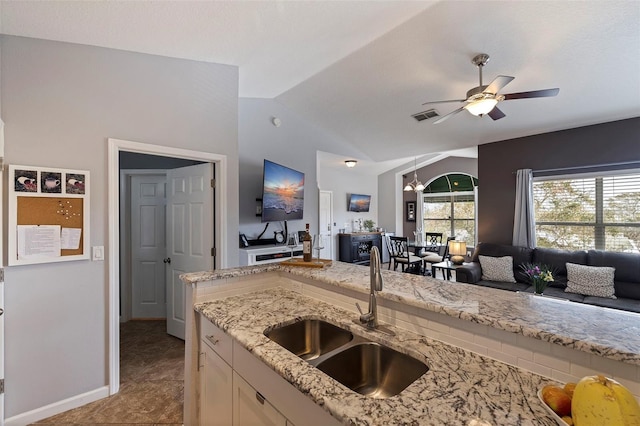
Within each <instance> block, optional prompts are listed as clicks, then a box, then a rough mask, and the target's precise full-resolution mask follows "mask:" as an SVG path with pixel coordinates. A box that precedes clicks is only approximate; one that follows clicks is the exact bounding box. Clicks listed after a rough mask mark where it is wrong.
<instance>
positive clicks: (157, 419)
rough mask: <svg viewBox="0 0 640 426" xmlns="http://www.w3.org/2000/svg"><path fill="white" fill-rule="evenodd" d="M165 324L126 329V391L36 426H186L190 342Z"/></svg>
mask: <svg viewBox="0 0 640 426" xmlns="http://www.w3.org/2000/svg"><path fill="white" fill-rule="evenodd" d="M165 329H166V325H165V321H129V322H127V323H124V324H121V325H120V392H118V393H117V394H115V395H113V396H110V397H108V398H104V399H101V400H99V401H95V402H92V403H90V404H87V405H84V406H82V407H79V408H76V409H73V410H70V411H67V412H64V413H61V414H58V415H55V416H53V417H49V418H47V419H43V420H40V421H39V422H36V423H34V424H35V425H46V426H63V425H110V426H114V425H118V426H126V425H136V426H140V425H182V405H183V398H184V396H183V391H184V341H182V340H180V339H177V338H175V337H172V336H169V335H168V334H166V331H165Z"/></svg>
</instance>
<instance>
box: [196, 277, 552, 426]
mask: <svg viewBox="0 0 640 426" xmlns="http://www.w3.org/2000/svg"><path fill="white" fill-rule="evenodd" d="M362 269H365V268H362ZM195 310H196V311H198V312H200V313H201V314H202V315H204V316H205V317H206V318H208V319H209V320H210V321H212V322H213V323H214V324H215V325H216V326H218V327H219V328H221V329H222V330H224V331H225V332H226V333H228V334H229V335H230V336H231V337H233V338H234V339H235V340H236V341H237V342H238V343H239V344H240V345H242V346H243V347H244V348H246V349H247V350H248V351H250V352H251V353H253V354H254V355H255V356H256V357H258V358H259V359H261V360H262V361H263V362H264V363H265V364H266V365H267V366H269V367H270V368H272V369H273V370H274V371H275V372H276V373H278V374H279V375H281V376H282V377H283V378H284V379H285V380H287V381H288V382H289V383H291V384H292V385H293V386H295V387H296V388H297V389H298V390H299V391H300V392H302V393H303V394H306V395H307V396H308V397H309V398H311V399H312V400H313V401H314V402H315V403H316V404H318V405H320V406H322V407H323V408H324V409H325V410H326V411H328V412H329V413H331V415H332V416H333V417H335V418H337V419H338V420H340V421H341V422H342V423H344V424H353V425H391V424H393V425H439V426H440V425H445V424H446V425H469V426H486V425H492V426H498V425H522V426H526V425H555V424H557V423H556V422H555V420H553V418H551V417H549V415H548V414H547V412H546V411H545V409H544V407H543V406H542V403H541V402H540V401H539V400H538V398H537V397H536V392H537V390H538V389H540V388H541V387H542V386H544V385H545V384H547V383H553V382H552V381H550V380H548V379H545V378H543V377H542V376H538V375H536V374H533V373H529V372H526V371H524V370H521V369H518V368H516V367H513V366H510V365H507V364H504V363H501V362H499V361H495V360H493V359H490V358H487V357H484V356H481V355H477V354H474V353H472V352H469V351H465V350H463V349H460V348H456V347H454V346H451V345H447V344H444V343H441V342H439V341H436V340H432V339H429V338H426V337H424V336H420V335H417V334H414V333H411V332H408V331H404V330H401V329H397V328H393V327H390V328H392V329H393V331H394V332H395V333H396V335H395V336H392V337H390V336H388V335H386V334H384V333H381V332H378V331H375V332H370V331H367V330H366V329H364V328H363V327H361V326H359V325H357V324H355V323H354V322H353V317H354V315H353V313H351V312H347V311H345V310H342V309H340V308H336V307H334V306H331V305H329V304H327V303H325V302H322V301H319V300H316V299H312V298H309V297H307V296H303V295H300V294H299V293H296V292H293V291H291V290H287V289H284V288H282V287H275V288H270V289H266V290H260V291H255V292H251V293H246V294H242V295H239V296H231V297H227V298H224V299H220V300H215V301H211V302H203V303H199V304H196V306H195ZM305 318H314V319H315V318H317V319H323V320H325V321H328V322H330V323H333V324H335V325H338V326H340V327H342V328H346V329H349V330H351V331H352V333H353V334H356V335H360V336H363V337H365V338H367V339H369V340H372V341H377V342H379V343H384V344H386V345H388V346H390V347H392V348H393V349H396V350H398V351H400V352H403V353H407V354H410V355H412V356H414V357H415V358H417V359H420V360H422V361H424V362H425V363H426V364H427V365H428V366H429V371H428V372H427V373H425V374H424V375H422V376H421V377H420V378H419V379H418V380H416V381H415V382H413V383H412V384H411V385H409V387H407V388H406V389H405V390H403V391H402V392H401V393H400V394H398V395H396V396H394V397H390V398H387V399H376V398H371V397H366V396H363V395H360V394H358V393H356V392H353V391H351V390H349V389H347V388H346V387H344V386H343V385H341V384H340V383H338V382H337V381H335V380H333V379H331V378H330V377H329V376H327V375H325V374H324V373H323V372H321V371H320V370H318V369H316V368H314V367H312V366H311V365H310V364H308V363H307V362H306V361H303V360H302V359H300V358H298V357H297V356H296V355H294V354H293V353H291V352H289V351H287V350H286V349H284V348H282V347H281V346H280V345H278V344H277V343H275V342H272V341H271V340H269V339H268V338H267V337H266V336H265V335H264V332H265V330H267V329H270V328H274V327H277V326H280V325H284V324H287V323H291V322H293V321H295V320H300V319H305Z"/></svg>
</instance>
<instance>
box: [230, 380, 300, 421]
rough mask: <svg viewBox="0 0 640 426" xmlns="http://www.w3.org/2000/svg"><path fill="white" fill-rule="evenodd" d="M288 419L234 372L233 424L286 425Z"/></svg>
mask: <svg viewBox="0 0 640 426" xmlns="http://www.w3.org/2000/svg"><path fill="white" fill-rule="evenodd" d="M286 424H287V419H286V418H285V417H284V416H283V415H282V414H280V412H279V411H278V410H276V409H275V408H274V407H273V405H271V404H270V403H269V401H267V400H265V399H264V397H263V396H262V395H260V393H258V392H257V391H256V390H255V389H254V388H253V387H251V385H250V384H249V383H247V382H246V381H245V380H244V379H243V378H242V377H240V375H238V373H236V372H234V373H233V426H276V425H277V426H286Z"/></svg>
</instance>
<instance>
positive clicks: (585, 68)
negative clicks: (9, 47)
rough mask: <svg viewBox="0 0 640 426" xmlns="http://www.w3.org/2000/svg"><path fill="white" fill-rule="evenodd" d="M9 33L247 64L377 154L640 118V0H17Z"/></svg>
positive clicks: (256, 83) (244, 88) (247, 83)
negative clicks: (496, 111)
mask: <svg viewBox="0 0 640 426" xmlns="http://www.w3.org/2000/svg"><path fill="white" fill-rule="evenodd" d="M0 7H1V10H0V13H1V20H0V25H1V28H0V30H1V31H2V33H4V34H11V35H18V36H27V37H34V38H42V39H50V40H59V41H67V42H73V43H81V44H89V45H95V46H103V47H110V48H116V49H124V50H130V51H136V52H144V53H151V54H158V55H165V56H172V57H180V58H187V59H193V60H199V61H207V62H215V63H222V64H232V65H237V66H238V67H239V73H240V88H239V92H240V96H241V97H261V98H275V99H276V100H277V101H278V102H280V103H282V104H283V105H285V106H286V107H288V108H290V109H292V110H295V111H296V112H297V113H298V114H300V115H302V116H304V117H305V118H306V119H308V120H309V121H311V122H313V123H315V124H317V125H319V126H322V127H323V128H325V129H326V130H327V131H328V132H329V133H333V134H335V135H338V136H340V137H341V138H343V139H346V140H349V141H350V142H351V143H353V144H354V145H356V146H357V147H358V148H359V149H360V150H362V151H364V152H366V153H368V155H369V157H370V158H368V160H371V161H374V162H377V161H383V160H391V159H399V158H407V157H412V156H420V155H423V154H435V153H440V152H444V151H449V150H453V149H461V148H469V147H474V146H476V145H478V144H483V143H488V142H493V141H497V140H504V139H509V138H515V137H520V136H526V135H530V134H537V133H543V132H548V131H554V130H561V129H567V128H572V127H578V126H583V125H590V124H597V123H602V122H607V121H613V120H619V119H625V118H630V117H636V116H640V55H639V52H640V25H638V23H639V22H640V2H638V1H633V0H632V1H608V2H601V1H580V2H573V1H542V2H539V1H428V2H427V1H424V2H422V1H414V2H404V1H317V2H313V1H312V2H296V1H260V2H252V1H215V2H214V1H204V2H192V1H163V2H132V1H129V2H122V1H95V2H94V1H92V2H83V1H73V2H70V1H57V0H51V1H46V2H45V1H39V2H22V1H3V2H2V3H1V5H0ZM478 53H488V54H489V55H490V56H491V59H490V61H489V63H488V64H487V65H486V66H485V67H484V84H488V82H490V81H491V80H492V79H493V78H494V77H495V76H497V75H509V76H514V77H515V80H513V81H512V82H511V83H510V84H509V85H508V86H507V87H505V89H503V90H502V91H501V92H503V93H511V92H522V91H528V90H537V89H546V88H553V87H558V88H560V93H559V94H558V96H556V97H552V98H540V99H521V100H509V101H504V102H502V103H500V104H499V106H500V109H501V110H502V111H503V112H504V113H505V114H506V117H504V118H502V119H500V120H497V121H493V120H491V118H489V117H487V116H484V117H475V116H472V115H470V114H469V113H467V112H466V111H463V112H461V113H460V114H458V115H456V116H454V117H452V118H450V119H449V120H447V121H445V122H443V123H441V124H437V125H434V124H433V121H434V119H429V120H425V121H422V122H417V121H416V120H415V119H413V118H412V117H411V115H412V114H414V113H417V112H420V111H424V110H426V109H429V108H434V107H435V109H436V110H437V112H438V113H439V114H440V115H444V114H446V113H448V112H450V111H453V110H454V109H456V108H458V107H459V106H460V105H459V104H457V103H447V104H436V105H429V106H423V105H422V103H423V102H426V101H435V100H441V99H463V98H465V93H466V92H467V90H469V89H471V88H472V87H475V86H477V85H478V71H477V68H476V67H475V66H474V65H473V64H472V63H471V58H472V57H473V56H474V55H476V54H478Z"/></svg>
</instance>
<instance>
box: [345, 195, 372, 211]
mask: <svg viewBox="0 0 640 426" xmlns="http://www.w3.org/2000/svg"><path fill="white" fill-rule="evenodd" d="M370 204H371V195H362V194H351V195H350V196H349V208H348V211H350V212H368V211H369V205H370Z"/></svg>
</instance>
